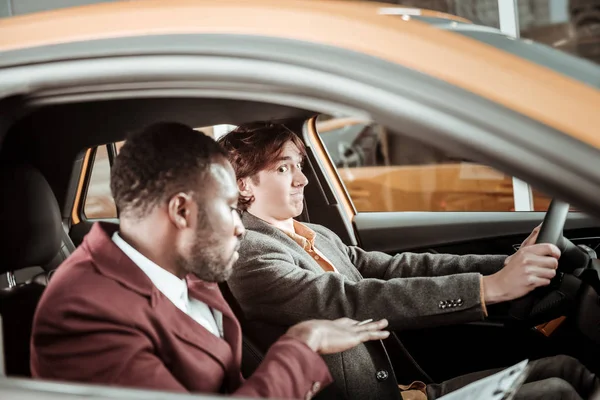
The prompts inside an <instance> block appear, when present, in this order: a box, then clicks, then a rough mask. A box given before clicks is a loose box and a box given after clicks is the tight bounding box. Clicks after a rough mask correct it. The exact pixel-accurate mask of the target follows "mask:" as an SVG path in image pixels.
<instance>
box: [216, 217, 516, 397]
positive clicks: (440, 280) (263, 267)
mask: <svg viewBox="0 0 600 400" xmlns="http://www.w3.org/2000/svg"><path fill="white" fill-rule="evenodd" d="M242 221H243V223H244V226H245V227H246V230H247V232H246V237H245V238H244V239H243V240H242V243H241V247H240V251H239V253H240V258H239V261H238V262H237V263H236V265H235V267H234V273H233V275H232V276H231V278H230V279H229V281H228V284H229V287H230V289H231V291H232V293H233V295H234V296H235V298H236V299H237V301H238V302H239V303H240V306H241V308H242V310H243V312H244V316H245V317H246V319H247V320H249V321H250V322H252V321H255V322H256V323H257V324H259V325H260V326H261V327H262V329H263V332H266V329H268V328H269V327H273V328H274V329H275V328H276V327H279V328H280V329H279V331H280V332H279V333H282V332H283V328H285V327H289V326H290V325H293V324H295V323H298V322H300V321H304V320H307V319H315V318H316V319H323V318H326V319H335V318H341V317H349V318H353V319H356V320H364V319H368V318H373V319H375V320H376V319H380V318H387V319H388V321H389V324H390V325H389V329H390V330H403V329H421V328H428V327H436V326H441V325H449V324H460V323H466V322H473V321H480V320H482V319H483V318H484V312H483V308H482V304H481V292H480V274H483V275H488V274H492V273H494V272H496V271H498V270H499V269H501V268H502V266H503V264H504V260H505V258H506V256H479V255H466V256H456V255H447V254H417V253H402V254H398V255H395V256H390V255H388V254H385V253H381V252H376V251H371V252H367V251H364V250H362V249H360V248H359V247H355V246H346V245H345V244H344V243H343V242H342V241H341V240H340V239H339V238H338V237H337V235H335V234H334V233H333V232H331V231H330V230H328V229H327V228H325V227H322V226H320V225H314V224H306V225H307V226H308V227H310V228H311V229H312V230H314V231H315V232H316V238H315V247H316V248H317V249H319V251H321V252H322V253H323V254H324V255H325V256H326V257H327V258H328V259H329V261H331V263H332V264H333V265H335V267H336V268H337V270H338V271H339V273H331V272H325V271H323V269H322V268H321V267H320V266H319V264H318V263H317V262H316V261H315V260H314V259H313V258H312V257H311V256H310V255H309V254H308V253H307V252H306V251H305V250H304V249H303V248H302V247H301V246H299V245H298V244H297V243H296V242H295V241H294V240H292V239H291V238H290V237H288V236H287V235H286V234H285V233H283V232H282V231H280V230H279V229H277V228H275V227H273V226H271V225H270V224H268V223H266V222H264V221H262V220H261V219H259V218H256V217H254V216H253V215H252V214H250V213H248V212H246V213H244V215H243V218H242ZM399 242H400V239H399ZM271 340H274V338H272V339H271ZM377 346H379V348H377ZM377 346H375V345H371V346H370V348H369V346H365V345H360V346H358V347H356V348H355V349H352V350H349V351H346V352H344V353H340V354H336V355H332V356H326V357H325V359H326V361H327V362H328V365H329V368H330V370H331V372H332V374H333V376H334V378H335V380H336V385H337V386H338V389H339V390H340V391H341V392H342V393H344V394H345V395H346V396H348V397H350V398H356V399H359V398H360V399H367V398H373V399H375V398H391V397H390V396H391V395H392V391H393V392H394V394H395V395H396V397H397V392H398V390H397V388H396V387H395V382H394V383H393V385H390V383H392V382H393V379H385V380H381V379H377V376H378V375H377V372H378V371H379V372H380V371H381V368H385V365H382V363H383V364H385V362H386V359H387V355H386V352H385V350H384V349H383V345H381V344H378V345H377ZM374 354H375V356H374ZM378 364H379V365H378ZM388 369H389V366H388ZM386 372H389V373H391V374H393V371H386ZM381 376H382V375H381V374H379V378H381ZM406 379H407V377H403V376H398V381H399V383H409V382H406ZM382 383H385V384H382Z"/></svg>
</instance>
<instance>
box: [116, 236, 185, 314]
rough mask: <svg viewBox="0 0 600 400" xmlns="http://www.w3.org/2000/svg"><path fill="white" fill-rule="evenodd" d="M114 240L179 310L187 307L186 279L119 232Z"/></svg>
mask: <svg viewBox="0 0 600 400" xmlns="http://www.w3.org/2000/svg"><path fill="white" fill-rule="evenodd" d="M112 240H113V242H114V243H115V245H117V247H119V248H120V249H121V251H122V252H123V253H125V255H126V256H127V257H129V258H130V259H131V261H133V262H134V264H136V265H137V266H138V267H139V268H140V269H141V270H142V271H143V272H144V273H145V274H146V275H147V276H148V278H150V280H151V281H152V283H153V284H154V286H156V288H157V289H158V290H160V291H161V292H162V294H164V295H165V297H167V298H168V299H169V300H170V301H171V302H172V303H173V304H175V305H176V306H177V307H179V308H181V307H183V308H185V307H187V306H186V302H187V298H188V288H187V283H186V281H185V279H179V278H178V277H177V276H175V275H173V274H172V273H170V272H169V271H167V270H166V269H164V268H162V267H160V266H159V265H157V264H156V263H154V262H153V261H152V260H150V259H149V258H147V257H146V256H144V255H143V254H142V253H140V252H139V251H137V250H136V249H134V248H133V247H132V246H131V245H130V244H129V243H127V242H126V241H125V240H123V238H122V237H121V236H120V235H119V232H115V233H114V234H113V235H112Z"/></svg>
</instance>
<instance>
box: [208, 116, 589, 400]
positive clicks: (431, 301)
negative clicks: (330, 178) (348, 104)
mask: <svg viewBox="0 0 600 400" xmlns="http://www.w3.org/2000/svg"><path fill="white" fill-rule="evenodd" d="M218 142H219V143H220V144H221V146H222V147H223V148H224V149H225V150H226V151H227V154H228V157H229V160H230V162H231V164H232V165H233V168H234V170H235V173H236V177H237V183H238V186H239V189H240V201H239V204H240V207H241V208H242V209H243V210H244V211H243V215H242V222H243V223H244V226H245V228H246V236H245V238H244V240H243V241H242V243H241V247H240V250H239V252H240V259H239V260H238V262H237V263H236V267H235V270H234V272H233V274H232V276H231V278H230V280H229V281H228V285H229V287H230V289H231V291H232V293H233V294H234V296H235V297H236V299H237V300H238V302H239V303H240V305H241V307H242V309H243V311H244V314H245V316H246V317H247V318H249V319H251V320H253V321H256V322H257V323H261V324H265V323H266V324H268V326H270V327H274V326H290V325H292V324H295V323H298V322H300V321H303V320H306V319H311V318H340V317H349V318H354V319H358V320H360V319H365V318H386V319H388V321H389V326H390V329H391V330H400V329H423V328H430V327H438V326H442V325H450V324H460V323H467V322H475V321H481V320H483V319H484V318H485V317H486V316H487V310H486V306H487V305H490V304H494V303H500V302H505V301H509V300H513V299H517V298H519V297H522V296H524V295H525V294H527V293H529V292H531V291H532V290H534V289H535V288H538V287H541V286H545V285H548V284H549V283H550V280H551V279H552V278H553V277H554V276H555V274H556V268H557V266H558V258H559V257H560V252H559V250H558V248H557V247H556V246H553V245H550V244H534V243H535V240H536V237H537V233H538V228H536V229H535V230H534V231H533V232H532V233H531V235H530V236H529V237H528V238H527V239H526V240H525V242H524V243H523V245H522V247H521V248H520V249H519V250H518V251H517V252H516V253H515V254H513V255H511V256H505V255H483V256H481V255H464V256H457V255H450V254H415V253H402V254H397V255H394V256H390V255H388V254H385V253H381V252H376V251H372V252H367V251H364V250H362V249H361V248H359V247H356V246H346V245H345V244H344V243H343V242H342V241H341V240H340V238H339V237H337V235H335V234H334V233H333V232H332V231H330V230H328V229H327V228H325V227H323V226H320V225H315V224H302V223H300V222H298V221H296V220H295V219H294V218H296V217H298V216H299V215H300V214H301V213H302V210H303V204H304V203H303V192H304V187H305V186H306V185H307V184H308V180H307V178H306V176H305V175H304V174H303V172H302V165H303V160H304V157H305V149H304V145H303V143H302V141H301V140H300V138H299V137H298V136H297V135H295V134H294V133H293V132H291V131H290V130H289V129H287V128H286V127H285V126H283V125H281V124H275V123H268V122H267V123H263V122H257V123H252V124H247V125H243V126H239V127H238V128H237V129H235V130H234V131H232V132H230V133H229V134H227V135H225V136H224V137H222V138H220V139H219V141H218ZM400 240H401V239H400V238H399V241H400ZM257 289H259V290H257ZM388 353H389V352H387V351H386V349H385V348H384V347H383V345H379V347H377V345H376V344H374V343H372V344H368V345H360V346H358V347H357V348H355V349H352V350H350V351H347V352H345V353H343V354H339V355H335V356H330V357H327V358H326V360H327V362H328V365H329V367H330V370H331V371H332V373H333V375H334V378H335V381H336V385H337V387H338V389H339V392H340V393H342V394H343V395H345V396H347V397H350V398H355V399H369V398H372V399H375V398H393V397H391V396H393V395H394V393H392V391H393V390H396V391H397V390H398V388H393V387H392V388H390V382H393V380H390V379H388V375H389V374H390V373H391V372H389V371H386V370H383V369H382V367H381V365H385V359H386V358H387V356H388ZM381 360H384V361H383V364H382V361H381ZM531 365H532V370H531V373H530V375H529V378H528V381H527V382H526V383H525V384H524V385H523V387H522V388H521V389H520V391H519V393H518V394H517V397H516V398H518V399H525V398H527V399H532V398H544V399H555V398H556V399H565V398H569V399H580V398H588V397H589V396H590V395H591V393H592V392H594V391H595V390H596V388H597V387H598V379H597V378H596V377H595V375H594V374H592V373H590V372H589V371H588V370H587V369H585V367H583V366H582V365H581V364H580V363H579V362H578V361H577V360H576V359H573V358H570V357H566V356H557V357H551V358H546V359H542V360H538V361H534V362H532V363H531ZM397 369H398V368H397ZM399 369H400V370H401V371H400V373H402V372H403V371H402V368H401V367H400V368H399ZM383 372H385V374H384V373H383ZM493 372H495V371H484V372H479V373H474V374H470V375H467V376H462V377H458V378H455V379H452V380H450V381H446V382H443V383H440V384H430V385H427V387H426V388H425V387H424V385H418V384H414V383H413V384H411V385H407V386H401V389H400V390H401V396H402V397H403V398H418V397H415V396H419V393H418V392H421V393H420V394H421V398H428V399H435V398H437V397H439V396H442V395H444V394H447V393H449V392H451V391H453V390H456V389H457V388H460V387H462V386H464V385H466V384H468V383H471V382H472V381H475V380H478V379H480V378H482V377H484V376H486V375H489V374H491V373H493ZM404 378H406V377H404ZM398 382H399V383H408V382H406V381H405V380H403V376H398ZM396 396H397V394H396Z"/></svg>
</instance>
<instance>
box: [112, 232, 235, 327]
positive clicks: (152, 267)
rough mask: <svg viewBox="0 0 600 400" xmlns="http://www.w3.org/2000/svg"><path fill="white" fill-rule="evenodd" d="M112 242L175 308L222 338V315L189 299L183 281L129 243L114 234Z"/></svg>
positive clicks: (195, 300)
mask: <svg viewBox="0 0 600 400" xmlns="http://www.w3.org/2000/svg"><path fill="white" fill-rule="evenodd" d="M112 240H113V242H114V243H115V244H116V245H117V247H119V248H120V249H121V250H122V251H123V253H125V255H127V257H129V258H130V259H131V261H133V263H134V264H136V265H137V266H138V267H139V268H140V269H141V270H142V271H144V273H145V274H146V275H147V276H148V278H150V280H151V281H152V283H153V284H154V286H156V288H157V289H158V290H160V291H161V293H162V294H164V295H165V297H166V298H167V299H169V300H170V301H171V302H172V303H173V304H174V305H175V306H176V307H177V308H179V309H180V310H181V311H183V312H184V313H186V314H187V315H189V316H190V317H191V318H192V319H194V321H196V322H197V323H199V324H200V325H202V326H203V327H204V328H206V329H207V330H208V331H209V332H211V333H213V334H214V335H215V336H217V337H223V314H221V312H219V311H217V310H211V309H210V308H209V307H208V305H206V303H204V302H202V301H200V300H197V299H194V298H190V297H189V296H188V287H187V283H186V281H185V279H179V278H178V277H177V276H175V275H173V274H172V273H170V272H169V271H167V270H166V269H164V268H161V267H159V266H158V265H157V264H156V263H154V262H152V261H151V260H149V259H148V258H147V257H146V256H144V255H143V254H142V253H140V252H139V251H137V250H136V249H134V248H133V247H132V246H131V245H130V244H129V243H127V242H126V241H124V240H123V238H122V237H121V236H119V232H115V233H114V234H113V236H112Z"/></svg>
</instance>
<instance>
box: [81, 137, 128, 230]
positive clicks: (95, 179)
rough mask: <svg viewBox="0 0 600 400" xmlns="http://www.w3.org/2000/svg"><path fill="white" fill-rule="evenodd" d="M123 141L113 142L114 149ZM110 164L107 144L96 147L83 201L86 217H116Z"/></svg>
mask: <svg viewBox="0 0 600 400" xmlns="http://www.w3.org/2000/svg"><path fill="white" fill-rule="evenodd" d="M123 143H124V142H119V143H115V147H116V149H120V148H121V146H122V145H123ZM117 151H118V150H117ZM110 164H111V163H110V160H109V156H108V146H98V147H96V148H95V156H94V157H93V162H92V165H91V174H90V179H89V182H88V186H87V192H86V196H85V200H84V203H83V215H84V217H85V218H86V219H105V218H117V207H116V206H115V201H114V200H113V197H112V194H111V192H110Z"/></svg>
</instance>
